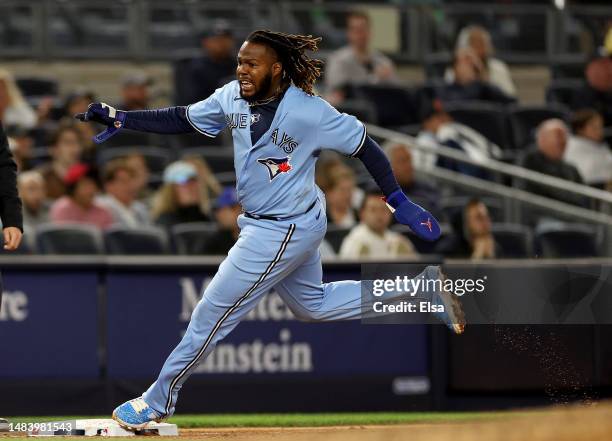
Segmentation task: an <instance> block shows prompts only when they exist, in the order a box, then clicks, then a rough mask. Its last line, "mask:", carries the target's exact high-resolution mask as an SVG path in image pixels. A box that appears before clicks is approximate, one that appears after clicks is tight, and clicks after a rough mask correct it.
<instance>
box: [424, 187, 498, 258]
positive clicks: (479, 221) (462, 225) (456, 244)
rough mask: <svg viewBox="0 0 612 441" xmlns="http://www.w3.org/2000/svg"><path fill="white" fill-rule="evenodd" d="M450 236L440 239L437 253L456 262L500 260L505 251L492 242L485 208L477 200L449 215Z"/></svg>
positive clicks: (488, 217) (489, 219)
mask: <svg viewBox="0 0 612 441" xmlns="http://www.w3.org/2000/svg"><path fill="white" fill-rule="evenodd" d="M451 224H452V227H453V233H454V234H453V235H452V236H450V237H449V238H447V239H445V240H442V241H441V242H440V244H439V245H438V246H437V248H436V252H438V253H441V254H443V255H444V256H445V257H452V258H458V259H471V260H480V259H499V258H500V257H503V255H504V250H503V249H502V247H501V246H500V245H499V244H498V243H497V242H496V241H495V238H494V237H493V233H492V230H491V217H490V216H489V210H488V209H487V206H486V205H485V204H484V203H483V202H482V201H481V200H479V199H477V198H473V199H471V200H470V201H469V202H468V203H467V204H466V205H465V207H463V209H462V210H460V211H459V212H456V213H454V214H453V215H452V216H451Z"/></svg>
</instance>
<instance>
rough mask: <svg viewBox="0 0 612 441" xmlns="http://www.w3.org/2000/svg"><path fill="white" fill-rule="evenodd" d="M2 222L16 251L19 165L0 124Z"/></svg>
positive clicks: (2, 425) (8, 245)
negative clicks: (14, 158) (14, 159)
mask: <svg viewBox="0 0 612 441" xmlns="http://www.w3.org/2000/svg"><path fill="white" fill-rule="evenodd" d="M0 220H2V235H3V238H4V249H5V250H7V251H14V250H16V249H17V247H18V246H19V243H20V242H21V235H22V232H23V220H22V214H21V200H20V199H19V194H18V193H17V164H15V161H13V155H12V154H11V151H10V149H9V145H8V139H7V138H6V134H5V133H4V128H3V127H2V125H1V124H0ZM0 308H2V278H1V277H0ZM7 429H8V423H7V421H6V420H4V419H2V418H0V432H1V431H3V430H7Z"/></svg>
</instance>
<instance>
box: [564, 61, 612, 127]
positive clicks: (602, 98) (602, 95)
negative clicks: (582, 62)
mask: <svg viewBox="0 0 612 441" xmlns="http://www.w3.org/2000/svg"><path fill="white" fill-rule="evenodd" d="M585 76H586V82H587V84H585V85H584V86H583V87H582V88H581V89H579V90H578V91H577V93H576V94H575V96H574V99H573V102H572V109H573V110H580V109H587V108H588V109H595V110H597V111H598V112H599V113H601V115H602V117H603V119H604V126H606V127H608V126H612V59H611V58H609V57H605V58H596V59H594V60H592V61H591V62H590V63H589V64H588V65H587V67H586V70H585Z"/></svg>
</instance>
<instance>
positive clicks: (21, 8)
mask: <svg viewBox="0 0 612 441" xmlns="http://www.w3.org/2000/svg"><path fill="white" fill-rule="evenodd" d="M551 3H552V2H551ZM354 7H355V5H354V4H352V2H333V1H331V2H327V1H326V2H316V3H315V4H313V3H312V2H307V1H295V2H294V1H289V0H280V1H279V0H277V1H262V0H259V1H258V0H254V1H249V2H241V1H235V0H234V1H224V2H223V1H196V0H175V1H172V2H168V1H167V0H122V1H116V2H105V1H102V0H65V1H57V0H3V1H1V2H0V55H1V56H3V57H5V58H10V57H14V58H30V59H38V60H49V59H56V58H59V59H66V58H82V59H108V58H111V59H112V58H121V59H131V60H138V61H141V60H163V59H167V60H169V59H176V58H180V57H183V56H185V55H186V54H187V53H189V51H191V52H196V53H197V52H198V51H199V49H200V47H199V41H198V37H199V36H200V35H201V33H202V31H204V30H206V29H209V28H210V27H211V26H213V25H214V22H215V20H216V19H219V18H222V19H224V20H226V21H227V22H228V23H229V24H230V26H231V28H232V29H233V30H234V32H235V34H236V36H237V37H238V38H243V37H245V36H246V35H247V34H248V33H249V32H250V31H252V30H253V29H255V28H271V29H278V30H281V31H286V32H292V33H302V34H313V35H321V36H322V37H323V42H322V47H321V49H322V52H323V56H325V52H326V51H329V50H331V49H335V48H337V47H339V46H341V45H343V44H345V41H346V40H345V34H344V23H345V16H346V13H347V12H348V11H349V10H351V9H354ZM359 7H360V8H362V9H364V10H366V11H368V12H369V13H370V15H371V17H372V21H373V24H374V29H375V30H376V33H375V34H374V39H375V41H374V42H375V45H376V46H377V47H379V48H380V49H382V50H384V51H385V52H388V53H390V54H392V55H393V56H394V57H396V58H397V60H398V61H405V62H421V61H423V60H427V59H428V58H430V56H431V55H440V56H442V58H444V57H447V56H448V54H449V52H452V50H453V48H454V43H455V38H456V35H457V33H458V32H459V30H460V29H461V28H462V27H463V26H466V25H468V24H471V23H478V24H482V25H484V26H485V27H487V28H489V29H490V30H491V32H492V36H493V40H494V42H495V46H496V50H497V56H498V57H500V58H502V59H504V60H506V61H509V62H514V63H536V64H541V63H542V62H553V61H554V60H555V58H556V57H558V56H560V55H568V54H572V55H574V56H577V57H578V58H580V56H582V55H583V54H584V52H586V51H589V50H592V49H594V46H597V45H599V44H601V40H602V36H601V35H600V33H601V32H602V29H605V28H606V27H605V23H606V19H607V17H610V16H612V9H611V8H610V7H609V6H591V5H586V6H585V5H570V6H568V7H565V8H557V7H555V6H554V5H553V4H550V5H534V4H510V3H505V4H491V3H490V2H489V3H486V2H479V3H467V2H466V3H457V4H435V5H434V4H431V3H430V2H423V3H422V4H419V2H411V4H405V5H396V4H393V3H392V2H388V3H383V2H363V3H360V5H359ZM440 17H443V19H440ZM517 30H520V32H519V31H517ZM589 34H590V40H591V42H590V43H589V44H590V45H591V46H592V47H590V48H587V47H584V46H585V44H584V41H586V40H589V38H585V35H589ZM434 58H435V57H434Z"/></svg>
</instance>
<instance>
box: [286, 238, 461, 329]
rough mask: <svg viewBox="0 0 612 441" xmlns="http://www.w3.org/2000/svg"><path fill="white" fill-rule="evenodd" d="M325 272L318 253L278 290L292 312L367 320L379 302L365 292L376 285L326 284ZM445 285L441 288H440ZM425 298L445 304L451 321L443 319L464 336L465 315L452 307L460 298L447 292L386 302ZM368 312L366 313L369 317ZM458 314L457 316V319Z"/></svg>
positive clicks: (432, 270) (433, 273)
mask: <svg viewBox="0 0 612 441" xmlns="http://www.w3.org/2000/svg"><path fill="white" fill-rule="evenodd" d="M415 278H422V279H423V280H438V279H440V278H443V274H442V273H441V271H440V269H439V267H437V266H428V267H427V268H425V269H424V270H423V271H422V272H421V273H420V274H418V275H417V276H415ZM322 280H323V270H322V266H321V258H320V254H319V251H318V250H316V249H315V250H314V251H312V252H311V253H310V254H309V255H308V257H307V259H306V260H305V261H304V263H303V264H302V265H301V266H300V267H299V268H297V269H296V270H295V271H294V272H293V273H291V274H290V275H289V276H287V277H286V278H284V279H283V280H282V281H281V282H279V283H278V284H277V285H276V286H275V290H276V291H277V292H278V293H279V295H280V296H281V297H282V298H283V300H284V301H285V303H286V304H287V306H288V307H289V309H291V311H292V312H293V313H294V314H295V316H296V317H297V318H298V319H300V320H305V321H337V320H351V319H359V318H362V317H363V313H364V312H366V311H367V312H370V311H372V310H373V309H372V307H371V303H373V302H374V301H376V300H377V298H376V297H374V296H373V295H372V289H366V290H364V293H363V294H362V285H363V284H364V283H366V284H368V283H370V284H371V283H372V281H370V280H363V281H352V280H344V281H338V282H330V283H322ZM440 285H441V284H440ZM415 297H417V298H422V299H426V300H430V301H434V302H436V303H438V302H444V303H445V310H450V311H451V314H449V316H448V317H446V316H444V315H439V317H438V318H439V319H440V320H442V321H443V322H444V323H446V324H447V325H448V326H449V328H451V329H452V330H453V331H454V332H458V333H460V332H462V329H461V330H460V329H459V327H457V326H455V325H457V324H460V323H463V317H462V313H461V311H455V309H456V308H457V307H458V306H459V308H460V305H458V303H456V304H455V303H452V302H453V301H456V296H454V295H449V294H448V293H444V292H435V291H434V292H431V291H422V292H417V293H415V295H414V296H411V295H410V294H408V293H406V292H404V291H399V292H396V293H393V292H391V293H387V294H386V297H385V298H386V300H387V301H390V300H391V301H393V300H408V299H414V298H415ZM367 312H366V313H367ZM455 314H457V315H455Z"/></svg>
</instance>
